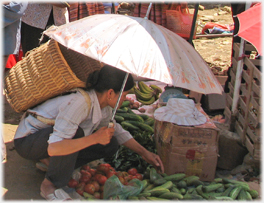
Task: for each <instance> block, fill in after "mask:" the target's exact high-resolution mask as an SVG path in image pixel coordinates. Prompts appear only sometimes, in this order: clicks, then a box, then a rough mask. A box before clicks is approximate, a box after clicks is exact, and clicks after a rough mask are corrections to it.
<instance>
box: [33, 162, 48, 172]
mask: <svg viewBox="0 0 264 203" xmlns="http://www.w3.org/2000/svg"><path fill="white" fill-rule="evenodd" d="M36 168H38V169H39V170H41V171H43V172H47V171H48V166H47V165H46V164H43V163H42V162H37V163H36Z"/></svg>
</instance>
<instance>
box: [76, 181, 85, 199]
mask: <svg viewBox="0 0 264 203" xmlns="http://www.w3.org/2000/svg"><path fill="white" fill-rule="evenodd" d="M84 186H85V183H84V182H80V183H78V185H77V186H76V188H75V189H76V192H77V193H78V194H79V195H81V196H83V189H84Z"/></svg>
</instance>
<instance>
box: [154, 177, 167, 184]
mask: <svg viewBox="0 0 264 203" xmlns="http://www.w3.org/2000/svg"><path fill="white" fill-rule="evenodd" d="M166 182H167V180H165V179H164V178H159V179H157V180H154V185H155V186H159V185H162V184H164V183H166Z"/></svg>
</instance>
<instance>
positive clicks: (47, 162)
mask: <svg viewBox="0 0 264 203" xmlns="http://www.w3.org/2000/svg"><path fill="white" fill-rule="evenodd" d="M39 161H40V162H41V163H43V164H45V165H46V166H49V162H50V158H46V159H40V160H39Z"/></svg>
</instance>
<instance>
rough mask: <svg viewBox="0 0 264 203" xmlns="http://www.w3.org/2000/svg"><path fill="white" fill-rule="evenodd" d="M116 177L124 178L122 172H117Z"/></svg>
mask: <svg viewBox="0 0 264 203" xmlns="http://www.w3.org/2000/svg"><path fill="white" fill-rule="evenodd" d="M116 176H117V177H124V175H123V173H122V172H121V171H117V172H116Z"/></svg>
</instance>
